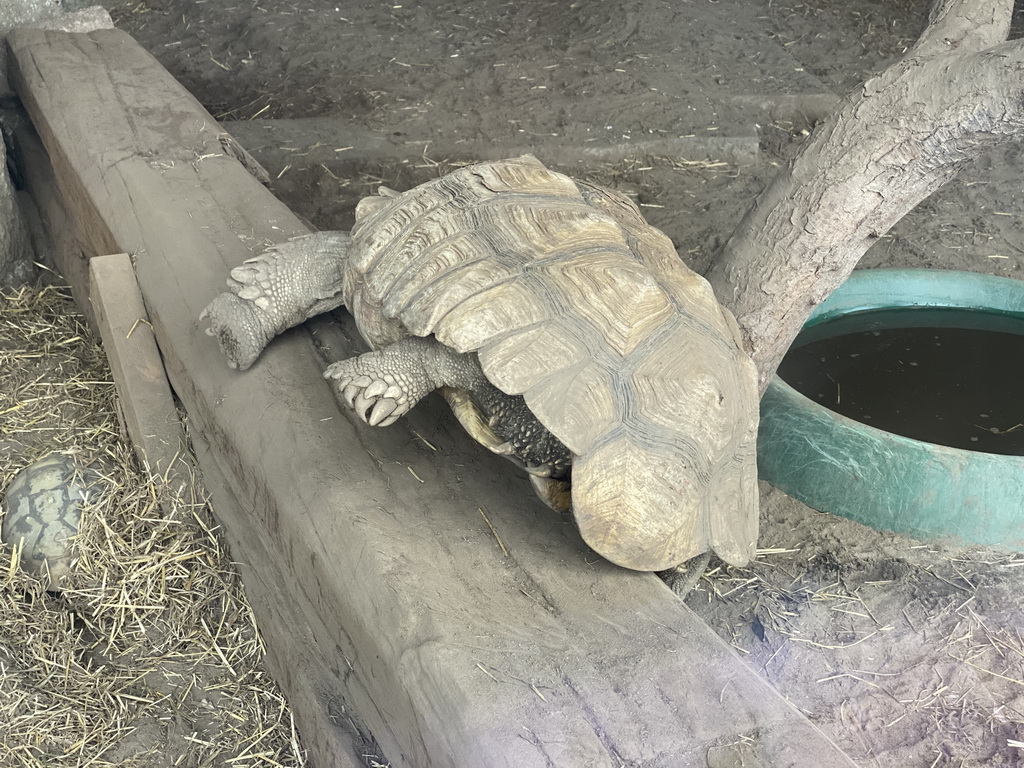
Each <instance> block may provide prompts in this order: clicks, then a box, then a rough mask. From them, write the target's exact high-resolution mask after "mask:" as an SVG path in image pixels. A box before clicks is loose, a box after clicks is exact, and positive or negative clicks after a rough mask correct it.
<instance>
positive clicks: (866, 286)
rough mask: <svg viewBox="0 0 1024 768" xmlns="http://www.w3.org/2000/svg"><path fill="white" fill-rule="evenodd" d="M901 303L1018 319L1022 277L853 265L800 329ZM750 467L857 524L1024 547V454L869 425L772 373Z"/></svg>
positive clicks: (1022, 307) (1022, 306)
mask: <svg viewBox="0 0 1024 768" xmlns="http://www.w3.org/2000/svg"><path fill="white" fill-rule="evenodd" d="M904 307H942V308H960V309H975V310H988V311H994V312H999V313H1006V314H1013V315H1020V316H1021V317H1024V282H1022V281H1017V280H1010V279H1006V278H1001V277H991V276H988V275H976V274H972V273H968V272H954V271H938V270H927V269H920V270H915V269H910V270H904V269H900V270H890V269H877V270H863V271H858V272H854V273H853V275H852V276H851V277H850V278H849V279H848V280H847V281H846V282H845V283H844V284H843V285H842V286H841V287H840V288H839V289H838V290H837V291H836V292H835V293H833V294H832V296H830V297H829V298H828V299H827V300H826V301H825V302H824V303H823V304H821V305H820V306H819V307H818V308H817V310H816V311H815V312H814V314H812V315H811V317H810V318H809V319H808V321H807V323H806V324H805V326H804V327H805V328H808V327H810V326H813V325H817V324H819V323H822V322H824V321H826V320H831V319H834V318H836V317H839V316H841V315H844V314H848V313H851V312H863V311H866V310H874V309H890V308H904ZM1022 409H1024V404H1022ZM1022 420H1024V419H1022ZM758 469H759V471H760V475H761V479H763V480H766V481H768V482H769V483H771V484H772V485H774V486H775V487H777V488H779V489H781V490H782V491H784V492H785V493H787V494H789V495H790V496H793V497H795V498H797V499H799V500H800V501H802V502H803V503H805V504H807V505H808V506H810V507H813V508H814V509H817V510H820V511H822V512H830V513H832V514H836V515H841V516H843V517H847V518H850V519H851V520H856V521H857V522H859V523H863V524H864V525H869V526H872V527H874V528H879V529H884V530H889V531H896V532H899V533H907V534H911V535H912V536H915V537H918V538H935V537H950V536H952V537H955V538H957V539H960V540H962V541H967V542H975V543H978V544H986V545H1000V546H1006V547H1010V548H1012V549H1016V550H1024V457H1021V456H1005V455H1000V454H992V453H981V452H977V451H968V450H964V449H959V448H950V447H947V446H944V445H937V444H935V443H927V442H922V441H919V440H912V439H910V438H907V437H902V436H900V435H895V434H892V433H890V432H886V431H883V430H881V429H877V428H874V427H870V426H868V425H866V424H862V423H861V422H858V421H854V420H853V419H850V418H847V417H845V416H842V415H840V414H838V413H835V412H834V411H831V410H829V409H828V408H826V407H824V406H822V405H819V404H818V403H815V402H814V401H812V400H810V399H809V398H807V397H804V396H803V395H802V394H800V393H799V392H797V391H796V390H794V389H793V388H792V387H790V386H789V385H788V384H786V383H785V382H784V381H782V380H781V379H780V378H779V377H777V376H776V377H775V379H774V380H773V381H772V383H771V384H770V385H769V387H768V390H767V391H766V392H765V395H764V397H763V398H762V400H761V427H760V432H759V435H758Z"/></svg>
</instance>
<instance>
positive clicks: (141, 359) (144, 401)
mask: <svg viewBox="0 0 1024 768" xmlns="http://www.w3.org/2000/svg"><path fill="white" fill-rule="evenodd" d="M89 278H90V279H89V286H90V287H89V298H90V301H91V303H92V307H93V313H94V317H95V318H96V324H97V326H98V327H99V330H100V336H101V338H102V339H103V350H104V352H106V354H107V360H108V361H110V370H111V372H112V373H113V375H114V384H115V386H116V387H117V394H118V404H119V406H120V409H121V415H122V418H123V419H124V423H125V427H126V428H127V430H128V434H129V436H130V437H131V439H132V442H133V443H134V444H135V452H136V454H137V455H138V457H139V460H140V461H141V462H142V465H143V466H144V467H146V469H147V471H149V472H150V473H152V474H154V475H158V476H167V477H168V478H169V476H170V475H171V474H173V473H175V472H176V471H177V465H178V464H179V462H180V461H181V458H182V456H183V451H184V449H185V445H184V443H183V442H182V439H183V438H184V435H183V433H182V429H181V420H180V419H179V418H178V408H177V406H176V405H175V404H174V397H173V395H172V394H171V386H170V384H169V383H168V382H167V376H166V374H165V373H164V365H163V362H162V361H161V360H160V351H159V350H158V349H157V345H156V338H155V337H154V336H153V328H152V325H151V324H150V322H149V318H148V316H147V315H146V307H145V306H144V305H143V303H142V294H141V293H140V292H139V286H138V283H137V282H136V281H135V270H134V269H133V268H132V260H131V257H130V256H129V255H128V254H127V253H115V254H109V255H107V256H95V257H93V258H92V259H91V260H90V261H89Z"/></svg>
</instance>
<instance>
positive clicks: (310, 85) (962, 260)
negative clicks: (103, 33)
mask: <svg viewBox="0 0 1024 768" xmlns="http://www.w3.org/2000/svg"><path fill="white" fill-rule="evenodd" d="M110 10H111V11H112V13H113V16H114V18H115V21H116V23H117V24H118V26H120V27H122V28H124V29H126V30H127V31H129V32H131V33H132V34H133V35H135V36H136V38H137V39H138V40H139V41H140V42H141V43H142V44H143V45H145V46H146V47H147V48H148V49H149V50H150V51H151V52H152V53H153V54H154V55H155V56H156V57H157V58H159V59H160V61H161V62H163V64H164V65H165V66H166V67H167V68H168V69H169V70H170V71H171V72H172V73H173V74H174V75H175V76H177V77H178V78H179V79H180V80H181V81H182V82H183V83H185V85H186V86H188V87H189V88H190V89H191V90H192V92H193V93H194V94H195V95H196V96H197V97H198V98H199V99H200V101H202V102H203V104H204V105H205V106H206V107H207V108H208V109H210V110H211V111H212V112H213V113H214V114H215V115H216V116H218V117H219V118H220V119H222V120H224V121H234V122H233V125H232V130H235V132H236V134H237V135H238V136H239V137H240V138H241V139H242V141H243V143H244V144H245V145H246V146H247V147H248V148H249V149H250V150H251V151H253V152H254V154H255V155H256V156H257V158H258V159H259V160H260V161H261V162H263V164H264V165H265V166H266V167H267V168H268V170H269V171H270V173H271V177H272V179H273V181H272V182H271V187H272V189H274V191H275V192H276V193H277V194H278V195H279V196H280V197H281V198H282V199H284V200H285V201H286V202H287V203H288V204H289V205H290V206H291V207H292V208H293V209H294V210H295V211H296V212H298V213H300V214H301V215H303V216H305V217H306V218H307V219H309V220H310V221H311V222H312V223H313V224H314V225H316V226H317V227H320V228H347V227H349V226H350V224H351V222H352V211H353V208H354V205H355V203H356V201H357V200H358V199H359V197H361V196H362V195H364V194H366V193H367V192H368V191H369V190H370V189H371V188H372V187H373V186H374V185H375V184H379V183H381V182H383V183H386V184H387V185H388V186H391V187H395V188H398V189H405V188H407V187H409V186H411V185H412V184H415V183H417V182H419V181H422V180H424V179H426V178H430V177H432V176H434V175H436V174H437V173H439V172H442V171H444V170H445V169H447V168H450V167H452V165H453V164H457V163H462V162H467V161H472V160H474V159H479V158H480V157H484V156H494V154H495V153H496V152H497V153H499V154H500V153H501V152H503V151H506V152H507V153H508V154H512V153H513V152H518V151H523V150H531V151H533V152H534V153H535V154H537V155H538V157H540V158H541V159H542V160H544V161H545V162H546V163H548V164H549V165H551V166H552V167H554V168H557V169H559V170H564V171H567V172H570V173H573V174H575V175H577V176H582V177H584V178H588V179H591V180H594V181H597V182H599V183H602V184H605V185H607V186H611V187H615V188H617V189H619V190H621V191H623V192H625V193H627V194H630V195H631V196H633V197H634V198H635V199H637V201H638V202H639V203H640V205H641V206H642V207H643V209H644V211H645V213H646V214H647V216H648V218H649V220H650V221H651V222H652V223H653V224H655V225H656V226H658V227H660V228H662V229H663V230H664V231H666V233H668V234H669V236H670V237H671V238H672V240H673V242H674V243H675V244H676V246H677V248H678V250H679V252H680V254H681V256H682V257H683V258H684V259H685V260H687V261H688V262H689V263H690V264H691V265H692V266H693V267H694V268H695V269H697V270H699V271H700V270H703V269H704V268H705V267H706V266H707V265H708V264H709V263H710V262H711V260H713V259H714V257H715V255H716V253H717V252H718V250H719V249H720V247H721V245H722V243H723V242H724V240H725V239H726V238H727V237H728V236H729V234H730V233H731V231H732V228H733V227H734V225H735V222H736V221H738V219H739V217H740V216H741V215H742V213H743V211H744V210H745V209H746V208H747V207H748V206H749V204H750V202H751V200H752V198H753V196H754V195H756V193H757V192H758V190H759V189H760V188H761V187H762V186H763V184H764V182H765V180H766V179H767V178H770V176H771V174H772V173H773V171H774V170H775V168H776V167H777V166H778V164H779V163H781V162H783V161H784V159H785V158H786V157H787V156H789V155H790V154H791V153H792V152H793V151H794V148H795V147H796V146H797V145H798V144H799V142H800V140H801V139H802V138H803V136H805V135H806V131H807V129H808V128H810V127H811V126H812V123H813V121H814V119H815V118H816V117H818V116H820V114H821V113H822V111H823V109H824V107H823V105H827V103H828V102H829V99H830V98H831V97H832V96H834V95H835V94H838V93H842V92H844V91H846V90H848V89H850V88H852V87H854V86H856V84H857V83H858V82H860V81H861V80H863V79H864V78H865V77H867V76H870V74H872V73H873V72H876V71H878V70H879V69H880V68H883V67H884V66H886V65H887V63H889V62H891V61H892V60H893V59H894V58H896V57H898V56H899V55H901V53H902V52H903V51H904V49H905V48H906V46H907V45H909V44H910V43H911V42H912V41H913V40H914V39H915V38H916V36H917V34H918V33H919V31H920V30H921V28H922V27H923V24H924V20H925V16H926V4H925V3H923V2H920V0H898V1H896V2H884V1H880V0H853V2H844V3H839V2H834V1H832V0H812V1H811V2H808V3H802V4H801V3H798V2H797V0H781V1H780V0H717V1H713V0H648V1H647V2H643V3H641V2H639V0H636V1H634V0H626V1H625V2H613V1H612V0H591V1H590V2H586V3H571V4H570V3H568V2H540V1H538V0H527V1H526V2H519V3H515V2H505V0H467V1H466V2H461V3H453V2H444V1H443V0H426V1H424V2H408V0H392V2H389V3H355V2H351V0H335V2H333V3H324V2H312V1H310V2H306V3H299V2H297V1H295V0H261V2H259V3H257V2H255V0H237V1H236V2H228V0H216V1H215V0H207V1H206V2H202V1H200V2H193V1H192V0H130V2H127V3H125V4H122V5H116V6H114V5H112V6H111V7H110ZM311 118H318V120H312V119H311ZM280 121H286V122H280ZM282 126H285V127H286V128H287V132H282V131H284V130H285V128H282ZM284 136H287V137H288V138H287V141H285V140H284V139H283V138H282V137H284ZM365 137H371V138H372V139H373V141H374V142H375V143H374V145H373V146H374V149H373V151H368V150H367V149H366V142H365V141H363V139H365ZM1022 165H1024V159H1022V158H1021V156H1020V152H1019V151H1018V150H1016V149H1014V150H1010V151H1004V152H1001V153H999V154H998V155H994V156H992V157H989V158H986V159H985V160H984V161H982V162H981V163H979V164H978V165H977V166H976V167H974V168H972V169H970V170H968V171H967V172H965V173H964V175H963V176H962V177H961V178H960V179H959V180H958V181H957V182H955V183H954V184H952V185H950V186H949V187H948V188H947V189H945V190H943V191H942V192H940V193H939V194H937V195H935V196H934V197H933V198H931V199H929V200H927V201H925V202H924V203H923V204H922V205H921V206H919V208H918V209H917V210H915V211H914V212H913V213H912V214H911V215H909V216H908V217H907V218H906V219H905V220H904V221H903V222H901V223H900V224H899V225H898V226H897V227H896V228H895V230H894V231H893V232H892V233H890V234H889V235H888V236H886V237H884V238H882V239H881V241H880V242H879V243H878V244H877V245H876V246H875V247H874V248H873V249H872V251H871V252H870V253H869V254H868V256H867V257H866V259H865V260H864V264H863V265H862V266H864V267H884V266H900V267H934V268H940V269H965V270H970V271H975V272H985V273H990V274H1001V275H1006V276H1009V277H1013V278H1018V277H1020V274H1021V273H1020V269H1021V263H1022V250H1021V247H1020V245H1019V238H1018V237H1017V232H1018V231H1019V224H1020V216H1021V209H1022V199H1021V191H1020V186H1019V178H1020V174H1021V171H1022ZM762 508H763V522H762V526H763V535H762V539H761V547H762V553H761V554H760V556H759V557H758V559H757V561H756V562H755V563H754V564H753V565H752V566H751V567H749V568H746V569H733V568H726V567H724V566H723V567H719V568H716V569H715V570H713V571H711V572H710V573H709V574H708V575H707V577H706V578H705V579H703V580H702V581H701V583H700V585H699V587H698V589H697V590H696V591H695V592H694V593H692V594H691V595H690V596H689V597H688V598H687V603H688V604H689V605H690V606H691V607H692V608H693V609H694V610H696V611H697V612H698V613H699V614H700V615H701V616H702V617H703V618H704V619H705V620H706V621H707V622H708V623H709V624H710V625H711V626H712V627H714V628H715V630H716V631H718V632H719V633H720V634H721V635H722V636H724V637H725V638H727V639H728V640H729V641H730V642H731V643H732V644H733V645H734V646H735V647H736V648H737V650H738V651H740V652H741V653H742V654H743V655H744V656H745V657H746V658H747V659H748V660H749V662H750V663H751V664H752V665H753V666H754V667H755V668H756V669H757V670H758V671H759V672H760V673H761V674H762V675H764V676H765V677H766V678H767V679H768V680H770V681H771V682H772V684H774V685H775V686H776V687H777V688H778V689H779V690H780V691H782V692H783V693H784V694H785V695H786V696H787V697H788V698H790V699H791V700H792V701H794V702H795V703H796V704H797V705H798V706H799V707H800V708H801V709H802V710H804V711H805V712H806V713H807V714H808V715H809V716H810V717H811V718H812V719H813V720H814V721H815V722H817V723H818V724H819V725H820V726H821V727H822V728H823V729H825V730H826V731H827V732H829V733H830V734H831V735H832V736H833V737H834V738H835V739H836V741H837V742H838V743H839V744H840V745H841V746H842V747H843V748H844V749H846V750H847V751H848V752H849V754H850V755H851V756H852V757H854V758H855V759H856V760H857V761H859V762H860V763H861V764H863V765H865V766H894V767H895V766H946V765H949V766H953V765H955V766H1011V765H1024V748H1022V747H1021V746H1020V744H1021V742H1024V682H1022V681H1024V637H1022V631H1024V630H1022V624H1024V620H1022V618H1021V617H1022V616H1024V611H1022V609H1024V606H1022V602H1024V600H1022V597H1021V595H1022V589H1021V587H1022V586H1024V559H1022V558H1021V556H1020V555H1013V554H1011V553H1009V552H1001V551H992V550H979V549H965V548H961V547H958V546H956V545H954V544H949V543H941V542H919V541H914V540H911V539H908V538H906V537H902V536H897V535H893V534H888V533H879V532H875V531H871V530H868V529H866V528H864V527H862V526H859V525H856V524H854V523H851V522H849V521H845V520H841V519H837V518H833V517H831V516H829V515H824V514H820V513H817V512H815V511H813V510H810V509H808V508H806V507H804V506H802V505H800V504H798V503H797V502H794V501H793V500H791V499H789V498H787V497H786V496H784V495H783V494H782V493H780V492H778V491H775V490H773V489H771V488H768V487H767V486H765V487H764V488H763V499H762Z"/></svg>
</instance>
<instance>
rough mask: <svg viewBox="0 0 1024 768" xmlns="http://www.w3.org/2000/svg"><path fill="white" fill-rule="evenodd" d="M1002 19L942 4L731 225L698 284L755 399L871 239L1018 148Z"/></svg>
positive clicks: (997, 10) (1011, 59)
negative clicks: (737, 332)
mask: <svg viewBox="0 0 1024 768" xmlns="http://www.w3.org/2000/svg"><path fill="white" fill-rule="evenodd" d="M1011 10H1012V2H1009V0H1005V1H1004V0H998V2H997V0H974V2H971V1H970V0H945V1H944V0H939V2H938V3H937V4H936V6H935V8H934V9H933V18H934V19H935V21H934V24H933V25H931V26H929V27H928V29H926V30H925V32H924V34H923V35H922V37H921V40H920V41H919V43H918V44H917V46H915V48H914V49H913V51H912V52H911V55H908V57H907V58H905V59H903V60H902V61H900V62H897V63H896V64H894V65H893V66H891V67H890V68H889V69H887V70H886V71H885V72H883V73H882V74H881V75H879V76H878V77H876V78H873V79H871V80H869V81H868V82H866V83H865V84H864V85H863V86H862V87H861V88H860V89H859V90H858V91H855V92H854V93H852V94H850V95H849V96H847V97H846V98H845V99H844V100H843V102H842V103H841V106H840V108H839V110H838V111H837V112H836V113H835V114H833V115H832V116H831V117H830V118H829V119H828V120H827V121H825V122H824V123H823V124H822V125H820V126H819V127H818V128H817V129H816V130H815V132H814V134H813V135H812V136H811V138H810V139H809V140H808V142H807V144H806V145H805V146H804V147H803V148H802V149H801V151H800V154H799V155H798V156H797V157H796V158H795V159H794V160H793V161H792V162H791V163H790V165H789V167H788V168H787V169H785V170H784V171H782V172H781V173H780V174H779V175H778V176H776V178H775V179H774V180H773V181H772V182H771V183H770V184H769V185H768V187H767V188H766V189H765V190H764V192H762V194H761V195H760V196H759V197H758V199H757V201H756V202H755V204H754V206H753V207H752V208H751V210H750V211H749V212H748V213H747V215H746V216H745V217H744V218H743V220H742V221H741V222H740V224H739V226H738V227H737V229H736V232H735V234H733V236H732V238H731V239H730V240H729V242H728V243H727V244H726V246H725V249H724V252H723V253H722V255H721V256H720V257H719V258H718V259H717V260H716V261H715V263H714V264H713V265H712V267H711V269H710V271H709V272H708V275H707V277H708V279H709V280H710V282H711V285H712V287H713V288H714V290H715V293H716V295H717V296H718V298H719V300H720V301H721V302H722V303H723V304H724V305H725V306H727V307H728V308H729V309H731V310H732V312H733V314H734V315H735V316H736V320H737V322H738V323H739V325H740V328H741V329H742V330H743V333H744V335H745V337H746V339H745V340H746V344H747V350H748V352H750V355H751V357H752V359H753V360H754V363H755V364H756V365H757V368H758V372H759V375H760V380H761V388H762V391H763V390H764V388H765V387H766V386H767V385H768V382H769V381H770V380H771V378H772V376H773V375H774V373H775V370H776V368H777V367H778V364H779V362H780V361H781V359H782V357H783V355H784V354H785V353H786V350H788V348H789V345H790V343H791V342H792V341H793V339H794V338H795V337H796V335H797V333H799V331H800V328H801V326H802V325H803V322H804V321H805V320H806V319H807V317H808V315H810V313H811V312H812V311H813V309H814V307H816V306H817V305H818V304H820V303H821V302H822V301H824V300H825V298H826V297H828V295H829V294H831V293H832V291H833V290H835V289H836V288H837V287H838V286H839V285H840V284H841V283H842V282H843V281H844V280H845V279H846V278H847V276H848V275H849V274H850V272H852V271H853V268H854V267H855V266H856V264H857V262H858V261H859V260H860V258H861V257H862V256H863V255H864V253H865V252H866V251H867V249H868V248H869V247H870V246H871V245H872V244H873V243H874V242H875V241H876V240H877V239H878V238H879V237H881V236H882V235H884V234H885V233H886V232H888V231H889V229H890V228H891V227H892V226H893V225H894V224H895V223H896V222H897V221H899V220H900V219H901V218H903V216H904V215H906V214H907V213H908V212H909V211H910V210H911V209H913V208H914V206H916V205H917V204H918V203H919V202H920V201H921V200H923V199H924V198H926V197H927V196H928V195H930V194H932V193H933V192H935V191H936V190H937V189H939V188H940V187H941V186H942V185H943V184H945V183H946V182H948V181H950V180H951V179H953V178H954V177H955V176H956V175H957V174H958V173H959V172H960V170H961V169H962V168H963V166H964V165H965V164H967V163H968V162H970V161H972V160H973V159H975V158H976V157H978V156H979V155H980V154H982V153H983V152H985V151H987V150H990V149H992V148H993V147H996V146H1000V145H1002V144H1005V143H1007V142H1010V141H1017V140H1020V139H1021V138H1024V99H1022V96H1024V42H1018V41H1015V42H1010V43H1003V44H1002V45H999V46H997V47H994V48H986V47H985V45H986V44H987V43H989V42H991V41H992V40H997V39H1005V36H1006V31H1005V30H1006V29H1007V28H1008V24H1009V17H1010V12H1011ZM969 20H973V21H971V23H974V24H976V25H979V26H975V27H973V28H969V27H968V26H967V23H968V21H969ZM1000 36H1001V38H1000ZM940 46H941V49H942V50H944V51H945V52H944V53H941V54H940V53H939V50H940ZM950 49H954V50H952V51H951V50H950ZM922 52H923V55H922Z"/></svg>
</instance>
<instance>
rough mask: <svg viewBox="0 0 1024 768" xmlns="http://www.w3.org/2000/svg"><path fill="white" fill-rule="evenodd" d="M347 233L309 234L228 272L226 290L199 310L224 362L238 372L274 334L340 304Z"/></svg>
mask: <svg viewBox="0 0 1024 768" xmlns="http://www.w3.org/2000/svg"><path fill="white" fill-rule="evenodd" d="M349 241H350V239H349V236H348V233H347V232H314V233H312V234H309V235H305V236H303V237H297V238H294V239H292V240H288V241H286V242H284V243H280V244H278V245H275V246H273V247H272V248H268V249H267V250H266V251H264V252H263V253H262V254H260V255H259V256H256V257H255V258H252V259H249V260H247V261H246V262H244V263H243V264H242V265H241V266H239V267H236V268H235V269H233V270H231V277H230V278H229V279H228V288H229V289H230V290H229V292H225V293H222V294H220V295H219V296H218V297H217V298H215V299H214V300H213V301H212V302H210V304H209V305H208V306H207V307H206V309H204V310H203V313H202V314H201V315H200V316H199V319H200V320H203V319H209V321H210V327H209V328H207V329H206V332H207V333H208V334H209V335H210V336H216V337H217V338H218V340H219V341H220V348H221V351H222V352H223V353H224V356H225V357H227V359H228V365H230V366H231V367H232V368H238V369H239V370H242V371H244V370H245V369H246V368H248V367H249V366H251V365H252V364H253V363H254V362H255V361H256V358H258V357H259V356H260V353H261V352H262V351H263V348H264V347H266V346H267V344H269V343H270V340H271V339H273V338H274V337H275V336H277V335H278V334H279V333H282V332H283V331H285V330H287V329H288V328H291V327H292V326H295V325H298V324H299V323H302V322H305V321H306V320H308V319H309V318H311V317H313V316H315V315H319V314H321V313H323V312H328V311H330V310H332V309H334V308H336V307H339V306H341V305H342V304H343V303H344V301H343V298H342V278H343V275H344V271H345V269H344V268H345V259H346V257H347V253H348V247H349Z"/></svg>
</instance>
